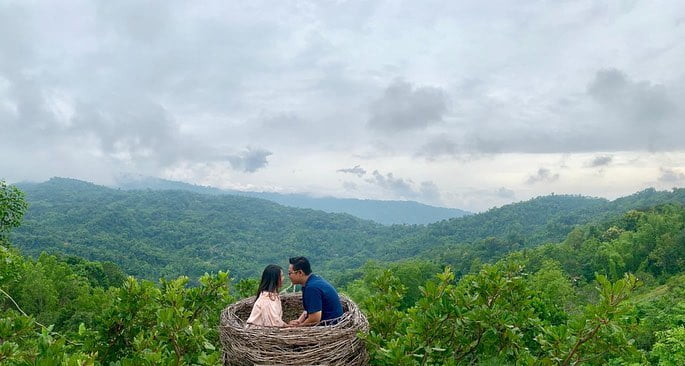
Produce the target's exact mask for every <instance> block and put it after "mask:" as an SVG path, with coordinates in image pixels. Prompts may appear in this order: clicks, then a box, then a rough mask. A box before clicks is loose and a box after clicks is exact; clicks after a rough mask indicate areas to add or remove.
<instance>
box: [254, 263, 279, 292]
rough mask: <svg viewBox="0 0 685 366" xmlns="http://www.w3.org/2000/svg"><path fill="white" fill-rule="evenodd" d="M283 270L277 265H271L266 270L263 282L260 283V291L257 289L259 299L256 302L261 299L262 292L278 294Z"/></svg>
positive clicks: (263, 273)
mask: <svg viewBox="0 0 685 366" xmlns="http://www.w3.org/2000/svg"><path fill="white" fill-rule="evenodd" d="M282 272H283V268H281V266H277V265H275V264H269V265H268V266H266V268H264V272H262V281H261V282H260V283H259V289H257V297H256V298H255V301H256V300H257V299H258V298H259V295H261V294H262V292H264V291H266V292H277V291H278V283H279V282H280V281H281V273H282Z"/></svg>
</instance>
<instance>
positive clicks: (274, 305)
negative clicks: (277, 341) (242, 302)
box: [247, 264, 286, 327]
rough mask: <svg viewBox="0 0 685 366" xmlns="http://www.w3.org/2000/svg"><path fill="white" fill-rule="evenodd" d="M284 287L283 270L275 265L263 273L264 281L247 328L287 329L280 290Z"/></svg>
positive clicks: (260, 285)
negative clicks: (255, 326) (279, 294)
mask: <svg viewBox="0 0 685 366" xmlns="http://www.w3.org/2000/svg"><path fill="white" fill-rule="evenodd" d="M282 285H283V269H282V268H281V267H279V266H277V265H275V264H269V265H268V266H266V268H264V272H262V281H261V283H260V284H259V289H258V290H257V296H256V299H255V302H254V305H253V306H252V312H251V313H250V317H249V318H247V326H248V327H249V326H254V325H258V326H263V327H285V326H286V324H285V322H284V321H283V309H282V308H281V298H280V297H279V296H278V290H280V288H281V286H282Z"/></svg>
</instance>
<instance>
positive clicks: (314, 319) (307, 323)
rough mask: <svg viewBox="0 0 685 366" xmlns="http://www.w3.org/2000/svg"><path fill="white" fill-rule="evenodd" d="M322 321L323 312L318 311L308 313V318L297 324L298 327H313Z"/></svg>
mask: <svg viewBox="0 0 685 366" xmlns="http://www.w3.org/2000/svg"><path fill="white" fill-rule="evenodd" d="M320 321H321V312H320V311H317V312H316V313H311V314H308V315H307V319H305V320H304V321H303V322H301V323H300V324H298V325H296V326H297V327H311V326H313V325H317V324H319V322H320Z"/></svg>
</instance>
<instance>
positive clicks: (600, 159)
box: [588, 155, 614, 168]
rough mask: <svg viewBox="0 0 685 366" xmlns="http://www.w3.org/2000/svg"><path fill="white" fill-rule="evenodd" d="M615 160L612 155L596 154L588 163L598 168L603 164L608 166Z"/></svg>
mask: <svg viewBox="0 0 685 366" xmlns="http://www.w3.org/2000/svg"><path fill="white" fill-rule="evenodd" d="M613 160H614V158H613V157H612V156H609V155H606V156H596V157H595V158H594V159H592V161H590V162H589V163H588V165H589V166H590V167H592V168H597V167H602V166H607V165H609V164H611V162H612V161H613Z"/></svg>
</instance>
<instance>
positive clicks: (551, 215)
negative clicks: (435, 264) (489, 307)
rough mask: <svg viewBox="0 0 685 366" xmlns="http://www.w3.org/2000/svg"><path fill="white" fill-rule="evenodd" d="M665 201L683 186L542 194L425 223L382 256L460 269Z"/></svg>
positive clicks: (684, 194)
mask: <svg viewBox="0 0 685 366" xmlns="http://www.w3.org/2000/svg"><path fill="white" fill-rule="evenodd" d="M667 203H677V204H685V189H683V188H674V189H673V190H671V191H656V190H655V189H653V188H649V189H645V190H643V191H640V192H637V193H635V194H632V195H630V196H625V197H621V198H618V199H616V200H613V201H610V200H607V199H604V198H591V197H584V196H577V195H549V196H541V197H536V198H533V199H531V200H528V201H523V202H518V203H512V204H509V205H505V206H502V207H499V208H493V209H490V210H488V211H487V212H483V213H478V214H474V215H469V216H465V217H462V218H458V219H451V220H446V221H442V222H438V223H435V224H432V225H428V226H427V227H426V229H425V230H422V231H417V232H416V233H415V234H414V235H411V236H408V237H405V238H402V239H400V240H399V241H397V242H394V243H393V244H392V245H390V246H388V247H386V248H385V250H386V252H385V254H386V256H385V258H386V259H388V260H397V259H402V258H407V257H414V256H419V257H426V258H438V257H439V258H441V259H440V260H441V261H447V262H449V263H450V264H452V265H453V268H454V269H455V270H456V271H457V272H458V273H461V272H462V270H468V268H469V266H470V265H471V262H472V261H473V260H476V261H477V262H480V261H482V260H492V259H496V258H499V257H501V256H502V255H504V254H506V253H509V252H511V251H514V250H518V249H523V248H528V247H535V246H538V245H540V244H544V243H550V242H560V241H562V240H564V238H565V237H566V236H567V235H568V234H569V233H570V232H571V230H573V228H574V227H576V226H578V225H585V224H588V223H598V222H602V221H606V220H609V219H611V218H615V217H619V216H621V215H622V214H623V213H625V212H626V211H629V210H633V209H645V208H649V207H653V206H656V205H659V204H667ZM426 243H430V245H426Z"/></svg>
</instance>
